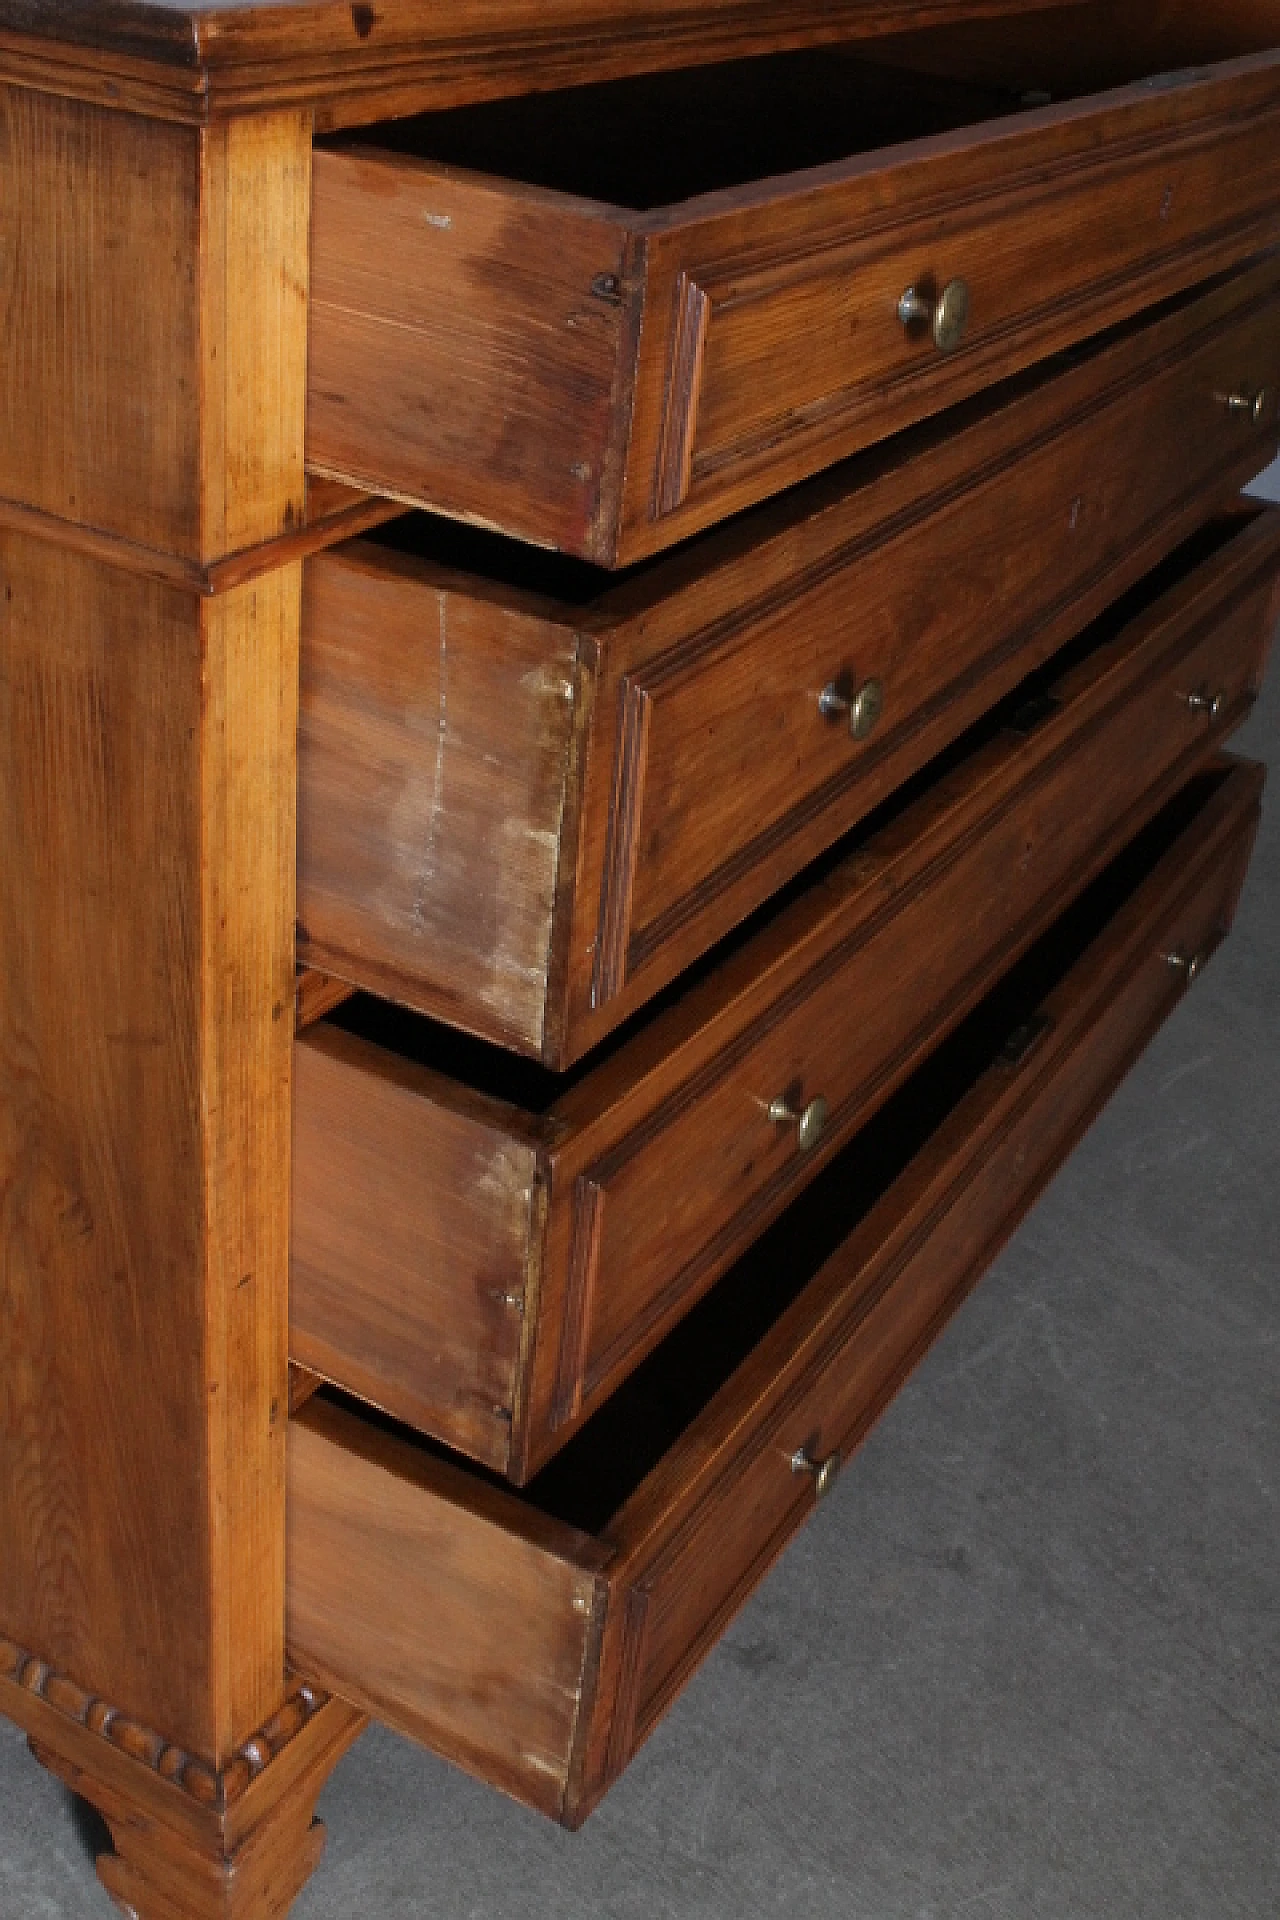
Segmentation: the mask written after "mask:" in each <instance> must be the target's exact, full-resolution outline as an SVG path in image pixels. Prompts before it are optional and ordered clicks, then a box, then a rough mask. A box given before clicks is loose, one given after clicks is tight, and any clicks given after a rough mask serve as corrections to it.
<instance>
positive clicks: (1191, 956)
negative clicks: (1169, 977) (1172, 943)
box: [1164, 947, 1204, 987]
mask: <svg viewBox="0 0 1280 1920" xmlns="http://www.w3.org/2000/svg"><path fill="white" fill-rule="evenodd" d="M1164 962H1165V965H1166V966H1167V967H1168V968H1169V969H1170V971H1171V972H1172V973H1181V974H1185V975H1186V981H1187V985H1188V986H1189V987H1190V986H1193V985H1194V984H1195V982H1196V981H1197V980H1198V979H1199V978H1200V975H1201V974H1202V973H1203V972H1204V955H1203V954H1202V953H1184V952H1183V951H1182V948H1181V947H1175V948H1174V950H1173V952H1172V953H1166V955H1165V956H1164Z"/></svg>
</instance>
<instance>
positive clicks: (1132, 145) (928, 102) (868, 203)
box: [308, 0, 1280, 566]
mask: <svg viewBox="0 0 1280 1920" xmlns="http://www.w3.org/2000/svg"><path fill="white" fill-rule="evenodd" d="M1059 14H1060V15H1064V17H1065V19H1066V21H1067V23H1068V30H1066V31H1060V32H1058V33H1056V34H1055V31H1054V26H1053V22H1054V20H1055V15H1054V14H1052V13H1051V14H1048V15H1046V16H1045V21H1046V24H1045V26H1044V28H1043V30H1039V29H1035V28H1034V24H1033V30H1030V31H1029V32H1028V34H1027V45H1026V51H1025V57H1024V59H1023V60H1022V62H1021V64H1020V66H1019V67H1018V69H1017V72H1016V77H1015V76H1013V75H1005V74H1001V75H999V76H997V77H996V78H995V79H992V78H990V77H987V76H985V75H983V74H981V73H980V72H979V70H980V69H981V68H982V67H983V65H984V62H983V59H982V57H981V53H982V50H981V47H979V49H977V50H975V51H974V53H973V56H972V60H973V69H974V73H975V74H976V75H978V76H979V77H976V78H970V77H969V75H968V74H967V73H966V71H965V62H964V59H963V57H960V56H957V57H955V58H953V59H952V60H951V62H950V65H949V70H948V71H947V72H945V73H939V74H929V73H923V72H918V71H916V72H913V71H910V70H908V69H907V67H906V66H905V65H899V66H898V67H897V68H895V70H894V71H893V72H892V74H887V73H886V72H885V70H884V69H883V68H878V67H877V66H875V65H874V64H872V63H871V62H872V56H870V55H868V53H867V51H866V49H865V48H859V49H857V50H852V51H851V50H846V49H825V50H823V51H821V52H818V53H811V52H810V53H799V54H785V55H776V56H769V57H765V58H760V59H756V60H748V61H740V62H736V63H733V64H730V65H727V66H721V67H710V68H701V69H698V70H696V71H694V72H689V73H683V74H674V75H657V76H650V77H646V78H641V79H631V80H625V81H617V82H610V83H606V84H602V85H597V86H592V87H583V88H577V89H571V90H568V91H565V92H562V93H555V94H549V95H543V96H532V97H530V98H528V99H525V100H518V101H503V102H501V103H500V104H496V105H489V106H479V107H469V108H464V109H456V110H454V111H451V112H448V113H440V114H434V115H424V116H421V117H419V118H417V119H412V120H406V121H402V122H390V123H387V124H385V125H382V126H379V127H375V128H367V129H364V130H362V131H361V132H360V133H359V134H358V135H353V136H343V137H342V138H341V139H339V140H336V141H335V142H334V143H333V144H330V145H327V146H324V147H322V148H321V149H320V150H319V151H317V154H316V158H315V200H314V250H313V273H312V306H311V371H310V397H309V425H308V459H309V461H310V464H311V465H312V467H313V468H314V469H315V470H316V471H318V472H322V473H325V474H328V475H331V476H333V477H335V478H340V479H344V480H348V481H352V482H354V483H356V484H358V485H362V486H366V487H369V488H371V489H373V490H375V491H381V492H387V493H391V494H395V495H397V496H399V497H401V498H403V499H405V500H410V501H413V502H416V503H419V504H421V505H424V506H429V507H432V508H435V509H438V510H439V511H441V512H443V513H447V514H451V515H454V516H457V517H460V518H463V519H469V520H473V521H476V522H478V523H481V524H484V525H487V526H494V527H499V528H502V529H503V530H504V531H506V532H509V533H512V534H515V535H517V536H519V537H520V538H522V539H526V540H529V541H533V542H536V543H539V544H542V545H549V546H555V547H558V548H561V549H563V550H565V551H567V552H570V553H575V554H579V555H583V556H585V557H587V558H590V559H593V560H596V561H598V562H600V563H602V564H604V565H606V566H618V565H622V564H624V563H626V562H629V561H632V560H635V559H637V558H639V557H641V556H642V555H644V554H647V553H651V552H653V551H654V550H655V549H657V548H659V547H662V546H665V545H667V544H669V543H670V542H672V541H675V540H678V539H683V538H684V537H685V536H686V535H688V534H690V533H692V532H693V531H694V530H695V529H697V528H699V527H704V526H706V525H707V524H708V523H709V522H711V521H713V520H717V519H721V518H723V517H724V516H726V515H727V514H730V513H733V512H735V511H737V510H738V509H740V508H742V507H744V506H746V505H748V504H750V503H751V502H753V501H758V500H760V499H762V498H763V497H765V496H766V495H768V494H771V493H774V492H777V491H778V490H779V489H781V488H782V487H785V486H788V485H790V484H791V483H792V482H794V481H796V480H798V479H800V478H802V477H803V476H805V475H808V474H812V473H814V472H816V471H817V470H818V469H819V468H820V467H823V466H825V465H828V464H830V463H831V462H832V461H834V460H837V459H840V458H841V457H843V456H844V455H846V454H849V453H851V452H853V451H854V450H855V449H856V448H858V447H861V446H865V445H867V444H869V443H870V442H872V441H875V440H879V439H882V438H883V437H884V436H885V435H887V434H890V433H893V432H895V431H897V430H898V429H899V428H901V427H903V426H905V425H907V424H908V423H909V422H911V421H913V420H918V419H920V418H922V417H923V416H924V415H926V414H929V413H933V412H936V411H938V410H939V409H941V408H943V407H946V406H948V405H950V404H951V403H952V402H954V401H956V400H958V399H960V398H962V397H963V396H965V395H968V394H972V393H974V392H975V391H977V389H979V388H980V387H983V386H986V385H989V384H990V383H991V382H992V381H993V380H996V379H999V378H1002V377H1004V376H1005V375H1007V374H1009V373H1012V372H1014V371H1016V370H1017V369H1019V368H1022V367H1025V366H1027V365H1028V364H1029V363H1030V362H1031V361H1033V360H1035V359H1038V358H1041V357H1043V356H1045V355H1047V354H1050V353H1052V352H1055V351H1057V350H1058V349H1060V348H1062V347H1064V346H1067V345H1069V344H1071V343H1073V342H1075V341H1078V340H1080V339H1082V338H1083V337H1084V336H1085V335H1087V334H1089V333H1091V332H1094V331H1097V330H1099V329H1101V328H1103V327H1106V326H1109V325H1111V324H1112V323H1114V322H1116V321H1118V320H1121V319H1123V318H1125V317H1126V316H1128V315H1131V314H1133V313H1136V312H1137V311H1139V310H1140V309H1141V308H1143V307H1145V306H1148V305H1149V304H1151V303H1152V302H1153V301H1156V300H1160V299H1163V298H1165V297H1166V296H1168V295H1169V294H1171V293H1173V292H1175V291H1177V290H1178V289H1181V288H1185V287H1189V286H1191V285H1193V284H1195V283H1196V282H1197V281H1199V280H1202V279H1205V278H1207V277H1208V276H1210V275H1211V274H1214V273H1217V272H1219V271H1222V270H1223V269H1225V268H1227V267H1230V266H1232V265H1234V264H1236V263H1239V262H1241V261H1242V260H1244V259H1246V258H1248V257H1249V256H1250V255H1251V254H1254V253H1257V252H1259V251H1261V250H1263V249H1265V248H1267V247H1268V246H1271V245H1273V244H1275V243H1276V242H1277V241H1280V51H1277V50H1275V49H1276V46H1277V43H1280V0H1224V3H1223V4H1219V5H1215V6H1214V7H1213V8H1212V9H1206V8H1205V7H1204V6H1203V4H1202V0H1172V3H1171V4H1169V5H1163V6H1160V7H1158V8H1153V7H1151V6H1150V5H1149V4H1148V0H1109V3H1108V4H1106V5H1103V4H1101V0H1099V4H1097V5H1095V6H1075V7H1072V8H1069V9H1066V10H1059ZM1037 33H1038V35H1039V37H1037ZM909 45H910V48H911V49H913V50H914V59H915V62H916V64H917V65H920V64H927V62H928V50H929V46H930V37H929V35H928V34H927V33H921V34H919V35H917V36H914V37H913V39H912V41H911V42H910V43H909ZM1206 46H1207V47H1208V48H1209V50H1210V52H1209V56H1208V63H1207V64H1202V65H1199V66H1197V67H1195V68H1194V69H1187V70H1184V71H1180V72H1170V71H1169V69H1170V68H1176V67H1178V66H1180V65H1182V63H1183V61H1184V58H1185V55H1186V51H1187V49H1189V48H1191V49H1194V51H1195V57H1196V58H1198V59H1200V60H1202V61H1203V60H1205V58H1206V54H1205V49H1206ZM1082 47H1083V48H1087V49H1089V54H1088V56H1087V57H1082V56H1081V51H1080V50H1081V48H1082ZM897 57H898V58H899V60H900V61H905V59H906V58H907V57H908V56H907V54H906V53H899V55H898V56H897ZM1046 96H1050V97H1051V98H1050V103H1049V104H1047V105H1046V104H1043V102H1044V100H1045V98H1046ZM1029 102H1031V103H1036V102H1039V103H1040V104H1028V103H1029ZM1257 397H1258V396H1257V395H1256V394H1248V395H1242V396H1240V398H1241V401H1242V403H1244V404H1248V405H1252V404H1253V402H1254V400H1255V399H1256V398H1257Z"/></svg>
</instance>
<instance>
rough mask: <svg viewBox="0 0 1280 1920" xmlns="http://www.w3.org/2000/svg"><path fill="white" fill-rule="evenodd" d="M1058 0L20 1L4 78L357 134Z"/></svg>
mask: <svg viewBox="0 0 1280 1920" xmlns="http://www.w3.org/2000/svg"><path fill="white" fill-rule="evenodd" d="M1050 4H1052V0H821V4H818V0H768V3H767V4H763V3H762V0H626V4H625V5H621V6H620V5H618V4H617V0H556V4H555V5H554V7H553V8H552V9H550V10H549V9H548V8H547V7H546V6H544V5H539V4H537V0H451V4H450V5H449V6H447V7H441V6H438V5H432V4H431V0H383V4H380V5H379V6H378V7H377V8H376V9H374V11H373V12H372V13H369V14H366V13H364V12H354V13H353V11H352V9H351V6H350V4H349V0H309V3H308V0H268V3H267V4H258V5H253V4H245V0H207V4H205V5H203V6H198V5H189V4H187V5H178V4H170V0H85V3H84V4H75V5H66V4H63V0H6V4H5V5H4V7H3V8H0V75H2V76H3V77H4V78H6V79H12V80H17V81H20V82H22V83H23V84H26V85H30V86H37V87H40V88H42V89H44V90H47V91H49V92H59V91H61V92H65V93H67V94H68V95H71V96H74V97H78V98H83V99H90V100H94V101H98V102H106V103H108V104H113V105H122V106H127V107H128V108H129V109H131V110H132V111H135V112H145V113H149V114H152V115H154V116H157V117H161V116H166V117H170V118H173V119H176V120H183V121H187V122H192V123H200V122H203V121H205V120H207V119H209V118H211V117H215V116H221V115H225V114H229V113H234V112H244V111H246V110H261V109H262V108H264V107H268V106H281V105H301V106H306V107H310V108H315V109H316V110H317V111H318V112H319V113H320V115H321V116H322V117H323V120H324V122H325V123H326V124H329V125H342V124H345V123H355V122H359V121H361V120H366V121H367V120H370V119H373V118H376V117H379V116H380V115H384V114H391V113H412V112H417V111H419V110H420V109H421V108H423V107H424V106H427V105H430V104H432V103H441V102H455V101H463V100H475V99H485V98H492V97H494V96H497V95H504V94H511V93H519V92H524V91H528V90H530V89H534V88H546V87H554V86H565V85H568V84H571V83H572V82H573V81H574V80H577V79H585V78H591V79H602V78H607V77H609V76H610V75H613V74H618V73H634V72H641V71H645V70H652V69H659V68H670V67H677V66H689V65H693V64H695V63H697V62H700V61H709V60H718V59H730V58H733V57H735V56H738V55H743V54H751V53H758V52H762V51H766V50H770V49H775V48H779V47H792V46H812V45H821V44H826V43H830V42H833V41H838V40H847V39H852V38H857V37H859V36H862V35H867V34H880V33H884V32H886V31H889V30H891V29H892V28H894V27H899V28H901V27H919V26H928V25H932V24H936V23H938V22H945V21H949V20H956V19H964V18H966V17H968V16H970V15H975V14H996V15H999V16H1002V17H1007V16H1010V15H1013V14H1016V13H1024V12H1028V11H1032V10H1034V9H1036V8H1039V7H1044V6H1047V5H1050Z"/></svg>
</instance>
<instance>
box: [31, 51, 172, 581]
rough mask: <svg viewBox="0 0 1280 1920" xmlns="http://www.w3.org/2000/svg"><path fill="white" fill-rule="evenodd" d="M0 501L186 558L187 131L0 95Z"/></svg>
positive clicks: (73, 106)
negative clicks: (1, 338) (0, 288)
mask: <svg viewBox="0 0 1280 1920" xmlns="http://www.w3.org/2000/svg"><path fill="white" fill-rule="evenodd" d="M0 208H2V210H3V211H2V212H0V251H2V256H3V257H2V258H0V276H2V280H3V285H4V289H5V352H4V361H3V367H2V368H0V494H3V495H4V496H5V497H7V498H8V499H10V500H13V501H16V502H18V503H20V504H22V505H25V506H31V507H39V508H43V509H45V510H46V511H47V512H50V513H54V514H58V515H59V516H61V517H62V518H63V519H67V520H72V521H76V522H79V523H81V524H84V525H87V526H91V527H96V528H99V529H102V530H104V531H106V532H109V533H117V534H122V535H124V536H125V537H126V538H128V539H129V540H131V541H134V542H136V543H137V544H139V545H142V546H148V547H155V548H159V549H161V550H162V551H163V552H166V553H173V554H181V555H183V556H186V557H188V558H195V557H198V555H199V551H200V532H199V478H200V419H199V409H198V404H197V402H198V383H197V356H198V337H199V307H198V302H197V299H196V297H195V287H194V284H193V276H194V274H195V271H196V266H195V262H196V252H197V243H198V224H199V156H198V152H197V136H196V135H194V134H193V133H190V132H186V131H184V130H182V129H179V128H175V127H164V126H158V125H154V124H150V123H148V122H146V121H143V120H139V119H134V118H132V117H131V116H127V115H123V114H117V113H110V112H106V111H103V110H99V109H97V108H93V107H85V106H81V105H77V104H73V103H72V102H69V101H63V100H56V99H51V98H47V97H43V96H41V95H38V94H35V93H28V92H26V91H24V90H22V89H19V88H14V87H6V88H4V89H2V90H0Z"/></svg>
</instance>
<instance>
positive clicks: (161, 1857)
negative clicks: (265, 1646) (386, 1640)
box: [30, 1696, 364, 1920]
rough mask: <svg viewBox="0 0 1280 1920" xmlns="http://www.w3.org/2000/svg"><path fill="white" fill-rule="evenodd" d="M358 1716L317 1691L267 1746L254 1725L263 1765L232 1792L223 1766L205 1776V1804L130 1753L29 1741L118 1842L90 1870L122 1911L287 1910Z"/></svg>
mask: <svg viewBox="0 0 1280 1920" xmlns="http://www.w3.org/2000/svg"><path fill="white" fill-rule="evenodd" d="M363 1725H364V1720H363V1717H362V1716H361V1715H360V1714H358V1713H357V1712H356V1711H355V1709H354V1708H352V1707H348V1706H346V1705H345V1704H344V1703H343V1702H341V1701H337V1700H329V1701H324V1700H323V1696H320V1697H319V1702H318V1704H317V1705H316V1706H315V1708H314V1710H313V1711H312V1712H311V1713H310V1715H309V1717H308V1719H307V1720H306V1723H305V1724H304V1725H303V1726H302V1727H301V1728H300V1730H299V1731H298V1732H297V1733H296V1734H295V1735H294V1737H292V1738H291V1739H289V1740H287V1741H282V1742H281V1744H280V1745H279V1746H278V1747H277V1748H276V1750H275V1751H270V1750H269V1747H268V1745H267V1743H266V1742H265V1741H263V1740H262V1739H261V1737H260V1741H259V1742H251V1743H250V1746H249V1748H248V1749H246V1752H247V1753H249V1754H250V1755H251V1756H252V1757H253V1758H254V1759H255V1760H260V1761H261V1765H260V1770H259V1771H258V1772H257V1773H256V1774H255V1776H254V1778H253V1779H252V1781H251V1783H250V1784H249V1785H248V1786H247V1787H243V1788H242V1789H241V1790H239V1791H237V1792H234V1794H233V1796H232V1797H230V1798H229V1797H228V1794H227V1791H226V1787H227V1783H228V1776H227V1775H222V1776H209V1778H210V1779H211V1780H214V1781H215V1783H216V1791H215V1796H214V1798H213V1800H212V1802H211V1803H210V1804H201V1803H200V1801H199V1800H198V1799H197V1798H196V1797H195V1796H194V1795H193V1794H192V1793H191V1792H190V1791H184V1790H182V1789H181V1788H180V1787H179V1786H178V1785H177V1784H176V1783H171V1782H169V1781H163V1782H162V1781H159V1780H157V1778H156V1776H155V1774H154V1773H153V1772H152V1771H151V1770H150V1769H146V1770H145V1775H144V1773H143V1772H141V1771H135V1770H134V1769H133V1767H132V1766H131V1765H130V1764H129V1763H128V1762H125V1764H124V1765H123V1766H122V1765H121V1764H119V1760H118V1759H113V1762H112V1764H110V1765H107V1766H103V1765H96V1766H95V1765H84V1764H82V1754H81V1755H77V1756H76V1757H73V1755H72V1753H71V1752H70V1751H68V1749H67V1746H66V1744H65V1743H64V1742H63V1741H61V1740H60V1741H59V1745H58V1748H55V1747H53V1746H51V1745H49V1744H47V1743H46V1741H45V1740H44V1738H43V1737H41V1736H42V1734H43V1731H44V1729H43V1728H42V1729H41V1731H40V1732H39V1733H37V1732H32V1734H31V1736H30V1746H31V1751H32V1753H33V1754H34V1755H35V1757H36V1759H37V1760H38V1761H39V1762H40V1764H41V1765H42V1766H44V1767H47V1768H48V1769H49V1771H50V1772H51V1773H54V1774H56V1775H57V1776H58V1778H59V1779H60V1780H62V1781H64V1782H65V1783H66V1785H67V1786H68V1787H70V1788H71V1790H72V1792H73V1793H76V1794H78V1795H79V1796H80V1797H81V1798H82V1799H83V1800H87V1801H88V1802H89V1804H90V1805H91V1806H94V1807H96V1808H97V1810H98V1812H99V1813H100V1814H101V1815H102V1817H103V1819H104V1820H105V1821H106V1823H107V1826H108V1828H109V1829H110V1832H111V1838H112V1841H113V1843H114V1849H115V1850H114V1852H111V1853H104V1854H102V1855H101V1856H100V1857H99V1859H98V1878H99V1879H100V1880H101V1882H102V1884H103V1886H104V1887H105V1888H106V1890H107V1892H108V1893H109V1894H110V1896H111V1898H112V1900H113V1901H114V1902H115V1904H116V1906H117V1907H118V1908H119V1909H120V1911H121V1912H122V1913H125V1914H127V1915H129V1916H130V1920H283V1917H284V1915H286V1914H287V1913H288V1911H289V1909H290V1907H291V1906H292V1905H293V1902H294V1900H295V1899H296V1898H297V1896H298V1894H299V1893H300V1892H301V1891H302V1889H303V1887H304V1886H305V1885H306V1883H307V1881H308V1880H309V1879H310V1877H311V1875H312V1874H313V1873H314V1872H315V1869H316V1867H317V1866H318V1865H319V1862H320V1856H321V1854H322V1853H323V1852H324V1841H325V1833H324V1828H323V1826H322V1825H321V1824H320V1822H319V1821H318V1820H317V1819H316V1818H315V1804H316V1801H317V1799H318V1798H319V1795H320V1790H321V1788H322V1787H323V1786H324V1784H325V1781H326V1780H327V1779H328V1777H329V1775H330V1773H331V1772H332V1770H333V1768H334V1767H335V1766H336V1765H337V1762H338V1761H339V1759H340V1758H341V1757H342V1755H343V1754H344V1753H345V1752H346V1750H347V1748H348V1747H349V1746H350V1745H351V1742H352V1741H353V1740H354V1739H355V1738H356V1736H357V1734H358V1733H359V1732H360V1730H361V1728H362V1727H363ZM77 1745H81V1747H82V1743H79V1742H78V1743H77ZM259 1747H260V1751H259ZM59 1749H61V1750H59ZM82 1752H83V1749H82ZM94 1757H97V1758H99V1759H101V1758H103V1756H101V1755H98V1756H92V1755H91V1756H90V1758H94ZM232 1785H233V1786H234V1785H235V1783H234V1781H233V1782H232Z"/></svg>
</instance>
